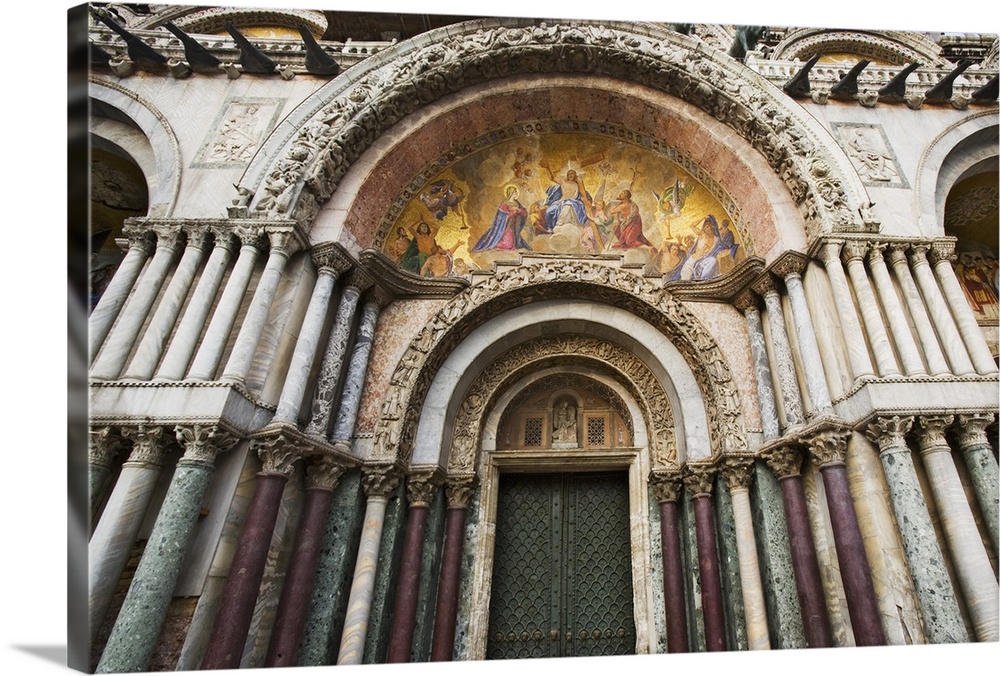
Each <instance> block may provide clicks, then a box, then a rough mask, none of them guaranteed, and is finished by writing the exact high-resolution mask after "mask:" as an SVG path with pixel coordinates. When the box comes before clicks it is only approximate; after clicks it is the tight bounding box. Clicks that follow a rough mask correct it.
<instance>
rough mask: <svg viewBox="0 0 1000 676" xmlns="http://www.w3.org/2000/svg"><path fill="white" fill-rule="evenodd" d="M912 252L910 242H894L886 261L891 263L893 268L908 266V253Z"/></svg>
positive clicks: (890, 246)
mask: <svg viewBox="0 0 1000 676" xmlns="http://www.w3.org/2000/svg"><path fill="white" fill-rule="evenodd" d="M909 250H910V244H909V242H893V243H892V244H890V245H889V255H888V256H886V260H888V261H889V263H890V265H892V267H894V268H895V267H899V266H900V265H906V252H907V251H909Z"/></svg>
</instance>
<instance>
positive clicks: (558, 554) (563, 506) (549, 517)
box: [486, 473, 635, 659]
mask: <svg viewBox="0 0 1000 676" xmlns="http://www.w3.org/2000/svg"><path fill="white" fill-rule="evenodd" d="M634 652H635V624H634V620H633V614H632V557H631V545H630V537H629V512H628V485H627V483H626V477H625V474H624V473H615V474H541V475H517V474H505V475H503V476H501V478H500V493H499V497H498V501H497V528H496V549H495V553H494V559H493V589H492V593H491V594H490V629H489V637H488V640H487V645H486V657H487V659H513V658H523V657H563V656H573V655H626V654H631V653H634Z"/></svg>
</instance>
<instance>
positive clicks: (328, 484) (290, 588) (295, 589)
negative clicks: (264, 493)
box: [264, 460, 344, 667]
mask: <svg viewBox="0 0 1000 676" xmlns="http://www.w3.org/2000/svg"><path fill="white" fill-rule="evenodd" d="M343 472H344V468H343V467H341V466H340V465H337V464H335V463H333V462H331V461H329V460H326V461H319V462H314V463H312V464H311V465H310V466H309V468H308V470H307V474H306V495H305V500H304V504H303V506H302V517H301V519H300V520H299V529H298V532H297V533H296V534H295V547H294V549H293V550H292V560H291V561H290V562H289V563H288V572H287V573H286V575H285V584H284V587H282V590H281V600H280V601H278V610H277V614H276V615H275V619H274V631H273V632H272V634H271V642H270V644H269V645H268V648H267V658H266V659H265V660H264V666H267V667H294V666H295V664H296V662H295V659H296V655H297V654H298V650H299V643H300V642H301V641H302V628H303V627H304V626H305V621H306V613H308V611H309V600H310V598H311V597H312V590H313V582H314V581H315V579H316V563H317V561H318V560H319V550H320V547H321V546H322V543H323V529H324V527H325V525H326V519H327V516H328V515H329V513H330V503H331V502H332V500H333V489H334V487H335V486H336V485H337V481H338V480H339V479H340V475H341V474H343Z"/></svg>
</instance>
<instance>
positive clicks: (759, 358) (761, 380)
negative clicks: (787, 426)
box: [744, 304, 781, 439]
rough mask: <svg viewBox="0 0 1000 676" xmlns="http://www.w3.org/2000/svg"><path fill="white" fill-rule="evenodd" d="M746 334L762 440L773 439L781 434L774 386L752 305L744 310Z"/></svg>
mask: <svg viewBox="0 0 1000 676" xmlns="http://www.w3.org/2000/svg"><path fill="white" fill-rule="evenodd" d="M744 317H745V318H746V323H747V334H748V336H749V338H750V354H751V355H753V370H754V375H755V376H756V379H757V400H758V402H759V404H760V418H761V422H762V424H763V427H764V438H765V439H773V438H774V437H777V436H779V435H780V434H781V426H780V424H779V421H778V405H777V403H776V402H775V400H774V385H773V383H772V381H771V365H770V363H769V362H768V359H767V344H766V342H765V340H764V327H763V324H762V323H761V321H760V312H759V311H758V310H757V308H756V307H755V306H753V305H749V304H748V305H747V307H746V309H745V310H744Z"/></svg>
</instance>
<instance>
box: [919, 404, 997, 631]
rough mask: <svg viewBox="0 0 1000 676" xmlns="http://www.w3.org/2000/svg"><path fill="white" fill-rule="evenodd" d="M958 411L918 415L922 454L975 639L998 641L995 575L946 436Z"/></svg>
mask: <svg viewBox="0 0 1000 676" xmlns="http://www.w3.org/2000/svg"><path fill="white" fill-rule="evenodd" d="M953 419H954V416H950V415H937V416H921V417H920V434H919V436H918V439H919V443H920V455H921V457H922V458H923V461H924V468H925V469H926V471H927V479H928V482H929V483H930V485H931V492H932V493H933V494H934V503H935V504H936V505H937V508H938V514H939V516H940V519H941V526H942V529H943V530H944V535H945V539H946V540H947V541H948V549H949V550H950V551H951V557H952V563H953V564H954V567H955V571H956V572H957V574H958V584H959V587H961V589H962V596H963V597H964V598H965V605H966V608H968V611H969V615H970V616H971V617H972V624H973V628H974V629H975V632H976V639H977V640H979V641H997V640H1000V631H998V621H1000V608H998V606H997V596H998V587H997V579H996V577H994V576H993V567H992V566H991V565H990V559H989V555H988V554H987V553H986V546H985V545H984V544H983V539H982V537H981V536H980V534H979V528H978V527H977V526H976V522H975V519H974V518H973V516H972V509H971V508H970V507H969V503H968V501H967V500H966V497H965V490H964V489H963V488H962V481H961V479H959V476H958V469H957V468H956V467H955V462H954V460H953V458H952V455H951V448H949V446H948V441H947V439H946V438H945V430H947V428H948V427H949V426H950V425H951V423H952V421H953Z"/></svg>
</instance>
